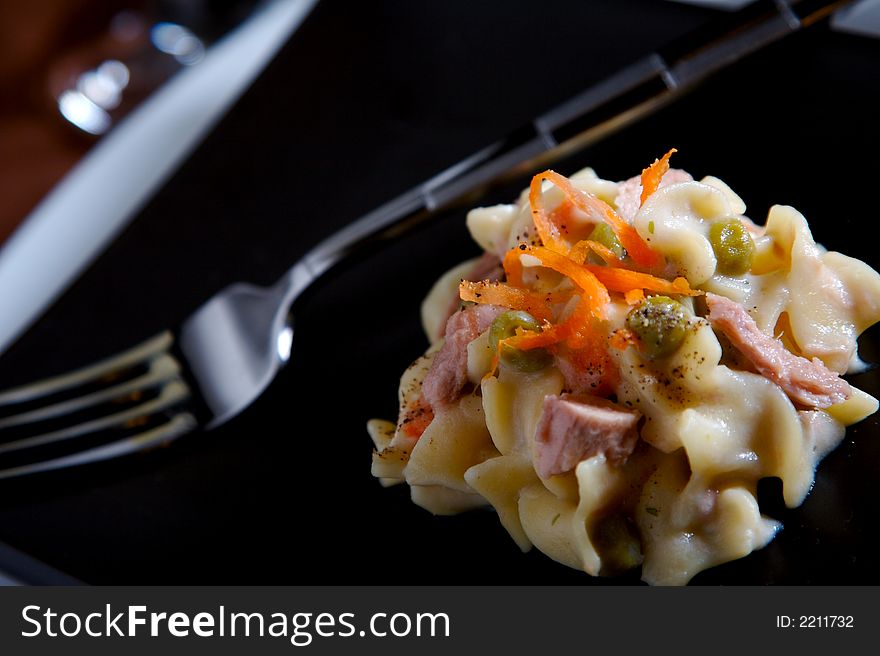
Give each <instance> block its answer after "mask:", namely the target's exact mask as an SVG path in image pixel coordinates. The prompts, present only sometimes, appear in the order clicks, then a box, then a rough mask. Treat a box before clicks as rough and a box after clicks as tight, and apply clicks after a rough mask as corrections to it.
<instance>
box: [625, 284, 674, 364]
mask: <svg viewBox="0 0 880 656" xmlns="http://www.w3.org/2000/svg"><path fill="white" fill-rule="evenodd" d="M687 324H688V312H687V310H685V308H684V306H683V305H682V304H681V303H679V302H678V301H673V300H672V299H671V298H669V297H668V296H649V297H648V298H646V299H645V300H644V302H642V304H641V305H639V306H638V307H636V308H634V309H632V310H631V311H630V313H629V314H628V315H627V317H626V327H627V328H629V329H630V330H631V331H632V332H633V333H635V335H636V337H638V339H639V342H640V343H641V345H642V349H643V351H644V352H645V354H646V355H647V356H648V357H650V358H663V357H666V356H667V355H672V354H673V353H675V351H677V350H678V348H679V347H680V346H681V343H682V342H683V341H684V338H685V335H687Z"/></svg>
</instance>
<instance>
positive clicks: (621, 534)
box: [591, 514, 642, 576]
mask: <svg viewBox="0 0 880 656" xmlns="http://www.w3.org/2000/svg"><path fill="white" fill-rule="evenodd" d="M591 534H592V535H591V540H592V542H593V544H594V545H595V546H596V550H597V551H598V552H599V556H600V557H601V558H602V572H601V573H602V574H603V575H605V576H611V575H614V574H620V573H622V572H625V571H626V570H628V569H632V568H633V567H637V566H638V565H640V564H641V562H642V547H641V541H640V540H639V537H638V529H637V528H636V527H635V525H634V523H633V521H632V520H631V519H630V518H629V517H627V516H626V515H623V514H618V515H610V516H608V517H604V518H602V519H601V520H599V522H598V523H597V524H596V526H595V528H594V529H593V530H592V531H591Z"/></svg>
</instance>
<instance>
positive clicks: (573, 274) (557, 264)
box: [524, 246, 611, 319]
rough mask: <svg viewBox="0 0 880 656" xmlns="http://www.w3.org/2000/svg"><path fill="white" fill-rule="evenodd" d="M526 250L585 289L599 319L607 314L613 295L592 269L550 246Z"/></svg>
mask: <svg viewBox="0 0 880 656" xmlns="http://www.w3.org/2000/svg"><path fill="white" fill-rule="evenodd" d="M524 252H526V253H528V254H529V255H533V256H535V257H536V258H537V259H538V260H539V261H540V262H541V265H542V266H545V267H547V268H548V269H553V270H554V271H558V272H559V273H561V274H562V275H564V276H568V277H569V278H571V280H572V282H573V283H574V284H575V285H577V286H578V287H579V288H580V289H581V290H582V291H583V293H584V296H585V297H586V299H587V300H588V302H589V306H590V311H591V313H592V314H593V316H595V317H596V318H599V319H601V318H603V317H604V316H605V306H606V305H607V304H608V303H609V302H610V301H611V297H610V296H608V290H607V289H606V288H605V286H604V285H603V284H602V283H601V282H599V280H598V278H597V277H596V276H595V275H594V274H593V273H592V272H591V271H590V269H588V268H586V267H584V266H581V265H579V264H578V263H577V262H574V261H573V260H570V259H568V258H567V257H566V256H565V255H560V254H559V253H557V252H555V251H552V250H550V249H549V248H543V247H541V246H537V247H535V248H529V249H527V250H526V251H524Z"/></svg>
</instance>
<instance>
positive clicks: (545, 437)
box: [368, 151, 880, 585]
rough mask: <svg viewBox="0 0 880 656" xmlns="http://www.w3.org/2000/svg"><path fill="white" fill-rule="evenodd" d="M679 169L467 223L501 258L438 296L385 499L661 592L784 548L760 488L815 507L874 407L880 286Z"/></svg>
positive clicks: (659, 166) (548, 191)
mask: <svg viewBox="0 0 880 656" xmlns="http://www.w3.org/2000/svg"><path fill="white" fill-rule="evenodd" d="M672 152H674V151H670V153H667V155H665V156H664V157H663V158H662V159H658V160H657V161H656V162H655V163H654V164H653V165H651V166H649V167H647V168H646V169H645V170H644V172H643V174H642V175H641V176H635V177H633V178H631V179H629V180H626V181H624V182H613V181H609V180H603V179H601V178H599V176H598V175H597V174H596V173H595V171H594V170H593V169H584V170H582V171H580V172H578V173H575V174H574V175H573V176H572V177H571V178H568V179H566V178H563V177H562V176H559V175H558V174H556V173H554V172H552V171H548V172H544V173H542V174H539V175H538V176H536V177H535V179H534V181H533V183H532V186H531V189H530V190H526V191H524V192H523V193H522V195H521V196H520V197H519V199H518V200H517V201H516V202H515V203H512V204H508V205H497V206H493V207H485V208H478V209H474V210H472V211H471V212H470V213H469V214H468V217H467V227H468V229H469V231H470V233H471V235H472V237H473V239H474V240H475V241H476V242H477V244H479V245H480V247H482V248H483V250H484V251H485V253H486V255H484V257H483V258H481V259H477V260H469V261H467V262H464V263H462V264H461V265H458V266H457V267H455V268H454V269H452V270H450V271H449V272H447V273H446V274H445V275H444V276H442V277H441V278H440V279H439V280H438V282H437V284H435V285H434V287H433V289H432V290H431V291H430V293H429V294H428V295H427V297H426V299H425V302H424V303H423V306H422V323H423V326H424V328H425V331H426V334H427V336H428V339H429V341H430V342H431V346H430V348H429V349H428V351H427V352H426V354H425V355H424V356H422V357H421V358H419V359H418V360H416V361H415V362H414V363H413V365H412V366H411V367H410V368H409V369H407V371H406V372H405V373H404V374H403V376H402V378H401V384H400V389H399V401H400V413H399V417H398V421H397V423H396V424H394V423H392V422H389V421H383V420H372V421H371V422H370V423H369V424H368V430H369V433H370V436H371V437H372V439H373V442H374V445H375V451H374V454H373V474H374V475H375V476H376V477H378V478H379V480H380V482H382V484H383V485H392V484H398V483H406V484H407V485H409V486H410V488H411V491H412V499H413V501H414V502H415V503H417V504H419V505H420V506H423V507H424V508H426V509H427V510H429V511H430V512H432V513H435V514H454V513H458V512H462V511H465V510H468V509H471V508H475V507H480V506H489V507H492V508H494V509H495V510H496V511H497V515H498V519H499V520H500V522H501V524H502V526H503V527H504V528H505V529H506V530H507V532H508V533H509V534H510V536H511V537H512V538H513V540H514V541H515V542H516V544H517V545H518V546H519V547H520V548H521V549H523V550H528V549H530V548H532V547H537V548H538V549H540V550H541V551H542V552H544V553H546V554H547V555H548V556H549V557H551V558H553V559H554V560H556V561H558V562H560V563H562V564H564V565H567V566H570V567H574V568H578V569H582V570H583V571H585V572H587V573H588V574H591V575H594V576H597V575H612V574H616V573H619V572H621V571H624V570H627V569H630V568H634V567H638V566H641V568H642V570H641V571H642V578H643V580H645V581H646V582H648V583H651V584H659V585H683V584H686V583H687V582H688V581H689V580H690V579H691V578H692V577H693V576H694V575H696V574H697V573H699V572H700V571H703V570H705V569H707V568H710V567H713V566H715V565H718V564H720V563H724V562H727V561H730V560H733V559H737V558H742V557H744V556H746V555H748V554H749V553H751V552H752V551H754V550H756V549H760V548H762V547H764V546H765V545H766V544H767V543H768V542H770V541H771V540H772V539H773V537H774V536H775V535H776V533H777V531H778V530H779V528H780V524H779V522H778V521H776V520H774V519H772V518H770V517H766V516H764V515H763V514H762V513H761V510H760V508H759V506H758V501H757V497H756V495H757V486H758V482H759V481H760V480H761V479H763V478H768V477H775V478H778V479H779V480H780V481H781V483H782V495H783V499H784V501H785V504H786V505H787V506H788V507H795V506H798V505H799V504H801V503H802V502H803V500H804V498H805V497H806V496H807V494H808V493H809V491H810V489H811V487H812V484H813V481H814V476H815V470H816V467H817V465H818V463H819V461H820V460H821V459H822V458H823V457H824V456H825V455H827V454H828V453H829V452H830V451H831V450H833V449H834V448H835V447H836V446H837V445H838V444H839V443H840V441H841V440H842V439H843V436H844V433H845V428H846V426H849V425H851V424H853V423H856V422H858V421H861V420H862V419H864V418H865V417H867V416H868V415H870V414H872V413H874V412H875V411H876V410H877V407H878V402H877V400H876V399H874V398H873V397H871V396H870V395H868V394H866V393H865V392H863V391H861V390H859V389H857V388H855V387H853V386H852V385H851V384H850V383H848V382H847V381H846V380H844V379H843V378H841V375H843V374H846V373H855V372H857V371H859V370H860V369H861V368H862V363H861V360H860V359H859V357H858V352H857V338H858V336H859V334H860V333H862V332H863V331H864V330H866V329H867V328H868V327H869V326H871V325H873V324H874V323H875V322H877V321H878V320H880V275H878V273H877V272H876V271H874V270H873V269H872V268H871V267H870V266H868V265H867V264H865V263H864V262H861V261H859V260H855V259H853V258H850V257H847V256H845V255H842V254H840V253H835V252H828V251H826V250H825V249H824V248H823V247H822V246H820V245H819V244H817V243H816V242H815V241H814V239H813V237H812V234H811V233H810V229H809V226H808V224H807V222H806V220H805V219H804V217H803V216H802V215H801V214H800V213H799V212H797V210H795V209H793V208H791V207H786V206H774V207H773V208H771V209H770V211H769V213H768V216H767V220H766V223H765V225H763V226H760V225H757V224H755V223H753V222H752V221H751V220H750V219H749V218H748V217H746V216H745V211H746V206H745V204H744V203H743V201H742V199H741V198H740V197H739V196H738V195H737V194H736V193H735V192H734V191H733V190H731V189H730V187H728V186H727V185H726V184H725V183H724V182H723V181H721V180H719V179H717V178H714V177H705V178H703V179H702V180H699V181H697V180H694V179H693V178H692V177H691V176H690V175H689V174H687V173H686V172H684V171H680V170H677V169H671V170H669V169H668V160H669V156H670V155H671V154H672ZM492 267H494V269H493V271H494V273H493V274H492V275H489V276H483V277H481V274H482V273H483V272H484V271H486V270H489V269H490V268H492ZM502 267H503V272H502ZM475 276H476V277H475ZM484 278H486V279H485V280H484ZM472 279H473V280H476V281H477V282H472V283H468V282H465V281H467V280H472ZM480 280H483V281H482V282H480ZM459 294H461V299H468V302H463V301H460V298H459Z"/></svg>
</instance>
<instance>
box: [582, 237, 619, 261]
mask: <svg viewBox="0 0 880 656" xmlns="http://www.w3.org/2000/svg"><path fill="white" fill-rule="evenodd" d="M589 251H593V252H594V253H595V254H596V255H598V256H599V257H601V258H602V260H603V261H604V262H605V264H607V265H609V266H623V261H622V260H621V259H620V258H619V257H617V256H616V255H615V254H614V251H612V250H611V249H610V248H608V247H607V246H606V245H605V244H600V243H599V242H598V241H593V240H592V239H584V240H583V241H579V242H578V243H576V244H575V245H574V246H572V247H571V251H569V253H568V257H569V259H571V260H574V261H575V262H577V263H578V264H583V263H584V262H585V261H586V259H587V255H588V254H589Z"/></svg>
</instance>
